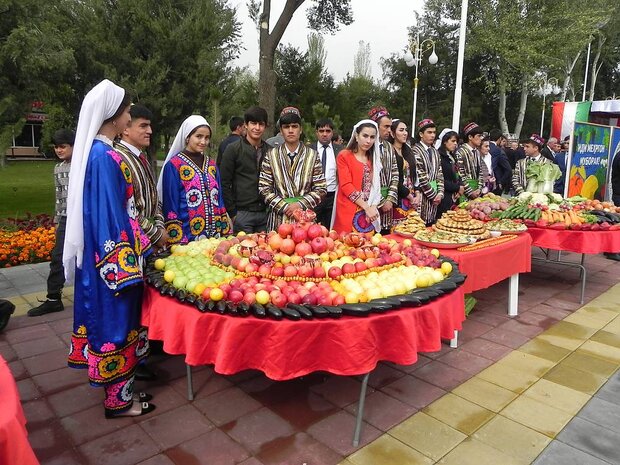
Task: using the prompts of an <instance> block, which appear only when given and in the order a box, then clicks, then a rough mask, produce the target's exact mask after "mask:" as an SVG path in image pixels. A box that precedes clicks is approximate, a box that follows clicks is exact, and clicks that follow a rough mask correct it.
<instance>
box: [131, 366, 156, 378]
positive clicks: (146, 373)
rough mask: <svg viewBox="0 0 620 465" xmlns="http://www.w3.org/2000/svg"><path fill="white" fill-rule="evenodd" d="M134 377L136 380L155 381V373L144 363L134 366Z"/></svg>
mask: <svg viewBox="0 0 620 465" xmlns="http://www.w3.org/2000/svg"><path fill="white" fill-rule="evenodd" d="M136 379H137V380H138V381H155V380H156V379H157V375H156V374H155V373H154V372H153V371H151V370H149V369H148V368H147V367H146V366H144V365H138V368H136Z"/></svg>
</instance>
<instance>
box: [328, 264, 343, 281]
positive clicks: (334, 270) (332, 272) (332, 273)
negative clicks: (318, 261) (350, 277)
mask: <svg viewBox="0 0 620 465" xmlns="http://www.w3.org/2000/svg"><path fill="white" fill-rule="evenodd" d="M327 275H328V276H329V277H330V278H332V279H336V278H337V277H338V276H341V275H342V270H341V269H340V267H338V266H332V267H331V268H330V269H329V270H327Z"/></svg>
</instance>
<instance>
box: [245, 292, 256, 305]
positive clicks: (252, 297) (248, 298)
mask: <svg viewBox="0 0 620 465" xmlns="http://www.w3.org/2000/svg"><path fill="white" fill-rule="evenodd" d="M243 301H244V302H245V303H246V304H248V305H252V304H253V303H254V302H256V293H254V292H253V291H247V292H246V293H245V294H243Z"/></svg>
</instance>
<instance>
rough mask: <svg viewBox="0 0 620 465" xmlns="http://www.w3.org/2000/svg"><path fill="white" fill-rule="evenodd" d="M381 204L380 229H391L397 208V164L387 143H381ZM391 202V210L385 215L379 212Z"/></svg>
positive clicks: (390, 146)
mask: <svg viewBox="0 0 620 465" xmlns="http://www.w3.org/2000/svg"><path fill="white" fill-rule="evenodd" d="M379 147H380V149H381V166H382V167H383V168H382V169H381V174H380V178H381V202H380V203H379V214H380V216H381V228H382V229H391V228H392V226H393V224H392V222H393V218H394V209H395V208H396V207H398V162H397V160H396V157H397V155H396V152H395V151H394V147H393V146H392V144H390V143H389V142H388V141H381V143H380V146H379ZM388 200H389V201H390V202H392V210H390V211H389V212H387V213H384V212H382V211H381V207H382V206H383V205H384V204H385V202H386V201H388Z"/></svg>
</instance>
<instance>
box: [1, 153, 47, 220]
mask: <svg viewBox="0 0 620 465" xmlns="http://www.w3.org/2000/svg"><path fill="white" fill-rule="evenodd" d="M33 179H36V182H33ZM0 199H2V202H0V219H3V218H15V217H21V216H24V214H25V213H27V212H30V213H32V214H33V215H38V214H39V213H46V214H48V215H53V214H54V201H55V197H54V163H53V162H51V161H42V162H29V161H19V162H9V163H7V166H6V168H5V169H4V170H3V171H2V182H0Z"/></svg>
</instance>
